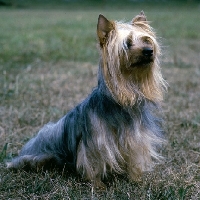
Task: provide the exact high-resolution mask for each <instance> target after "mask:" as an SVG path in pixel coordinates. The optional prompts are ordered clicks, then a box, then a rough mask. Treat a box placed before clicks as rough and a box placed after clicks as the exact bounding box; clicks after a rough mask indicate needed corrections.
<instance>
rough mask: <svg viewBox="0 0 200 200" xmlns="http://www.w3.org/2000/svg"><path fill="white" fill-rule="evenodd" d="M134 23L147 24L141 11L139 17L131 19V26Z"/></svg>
mask: <svg viewBox="0 0 200 200" xmlns="http://www.w3.org/2000/svg"><path fill="white" fill-rule="evenodd" d="M135 22H146V23H147V18H146V16H145V14H144V11H143V10H142V11H141V12H140V14H139V15H137V16H136V17H134V18H133V20H132V24H134V23H135Z"/></svg>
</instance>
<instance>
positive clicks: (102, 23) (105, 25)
mask: <svg viewBox="0 0 200 200" xmlns="http://www.w3.org/2000/svg"><path fill="white" fill-rule="evenodd" d="M113 29H114V24H113V22H111V21H109V20H108V19H106V18H105V17H104V16H103V15H101V14H100V15H99V18H98V24H97V35H98V38H99V42H100V45H101V46H103V44H105V42H106V39H107V38H108V34H109V32H110V31H111V30H113Z"/></svg>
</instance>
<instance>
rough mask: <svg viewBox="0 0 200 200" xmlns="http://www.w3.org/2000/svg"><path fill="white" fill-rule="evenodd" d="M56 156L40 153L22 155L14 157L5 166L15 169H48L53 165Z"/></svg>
mask: <svg viewBox="0 0 200 200" xmlns="http://www.w3.org/2000/svg"><path fill="white" fill-rule="evenodd" d="M55 163H56V158H55V157H54V156H53V155H49V154H42V155H36V156H35V155H24V156H19V157H17V158H15V159H14V160H13V161H12V162H8V163H7V168H9V169H13V170H17V169H24V170H31V169H35V170H37V171H38V170H40V169H43V168H44V169H48V168H51V167H53V166H55Z"/></svg>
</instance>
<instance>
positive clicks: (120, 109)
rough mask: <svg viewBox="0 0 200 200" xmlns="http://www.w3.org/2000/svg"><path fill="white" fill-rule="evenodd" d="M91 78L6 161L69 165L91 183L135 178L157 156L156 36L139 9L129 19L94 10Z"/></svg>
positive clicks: (159, 81) (159, 88) (160, 87)
mask: <svg viewBox="0 0 200 200" xmlns="http://www.w3.org/2000/svg"><path fill="white" fill-rule="evenodd" d="M97 36H98V44H99V52H100V62H99V70H98V84H97V87H96V88H94V89H93V91H92V92H91V94H90V95H89V96H88V97H87V98H86V99H85V100H84V101H83V102H82V103H80V104H79V105H77V106H76V107H75V108H74V109H73V110H71V111H70V112H68V113H67V114H66V115H65V116H64V117H63V118H61V119H60V120H59V121H58V122H57V123H48V124H47V125H45V126H44V127H43V128H42V129H41V130H40V131H39V133H38V134H37V136H36V137H34V138H32V139H31V140H30V141H29V142H28V143H27V144H25V146H24V147H23V148H22V150H21V152H20V153H19V156H18V157H16V158H14V159H13V160H12V161H11V162H10V163H8V167H9V168H12V169H20V168H23V169H26V168H30V169H33V168H35V169H41V168H43V167H48V166H52V165H53V166H57V167H59V168H60V167H61V168H66V169H74V170H75V171H76V172H77V173H78V174H81V175H82V176H83V177H84V178H85V179H86V180H90V181H91V182H93V183H94V185H95V186H96V187H100V186H101V185H102V184H103V183H102V180H104V178H105V177H107V176H108V174H110V173H115V174H126V175H127V176H128V177H129V178H130V179H132V180H138V178H139V177H140V176H141V173H142V172H144V171H149V170H151V169H152V167H153V166H154V164H155V163H157V161H160V159H161V158H162V156H160V155H159V153H158V147H160V146H161V145H162V143H163V141H164V139H163V130H162V128H161V124H162V121H161V118H160V117H158V111H159V110H160V102H161V101H162V99H163V92H164V90H165V88H166V83H165V81H164V79H163V78H162V75H161V71H160V65H159V59H158V58H159V55H160V47H159V44H158V42H157V39H156V35H155V33H154V31H153V29H152V27H151V26H150V25H149V23H148V21H147V19H146V16H145V14H144V12H143V11H142V12H141V13H140V14H139V15H137V16H136V17H134V18H133V20H132V21H131V22H130V23H123V22H118V21H110V20H108V19H107V18H105V17H104V16H103V15H99V18H98V23H97Z"/></svg>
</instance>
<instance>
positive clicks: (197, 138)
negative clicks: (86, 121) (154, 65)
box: [0, 5, 200, 200]
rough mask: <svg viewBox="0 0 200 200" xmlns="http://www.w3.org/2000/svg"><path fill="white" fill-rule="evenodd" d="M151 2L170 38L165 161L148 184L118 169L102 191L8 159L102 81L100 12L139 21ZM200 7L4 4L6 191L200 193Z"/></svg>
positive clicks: (76, 195) (75, 195) (181, 196)
mask: <svg viewBox="0 0 200 200" xmlns="http://www.w3.org/2000/svg"><path fill="white" fill-rule="evenodd" d="M141 10H144V12H145V13H146V15H147V18H148V19H149V20H150V21H152V23H151V25H152V26H153V27H154V28H155V30H156V32H157V35H158V37H159V40H160V41H161V43H162V49H163V55H162V62H161V63H162V71H163V76H164V78H165V79H166V80H167V82H168V83H169V88H168V92H167V93H166V95H165V100H164V103H163V114H164V120H165V124H164V129H165V130H166V133H167V134H166V138H167V140H168V143H167V145H166V146H165V147H164V148H163V150H162V154H163V156H164V157H165V161H164V163H162V164H161V165H158V166H156V168H155V170H154V171H152V172H147V173H144V175H143V177H142V180H141V181H140V182H138V183H135V182H130V181H129V180H127V179H126V178H124V177H118V176H114V177H112V179H111V180H109V181H108V182H107V186H108V187H107V191H106V192H100V191H95V190H94V188H93V187H92V186H91V184H90V183H88V182H85V181H83V180H82V179H81V177H78V176H76V175H73V174H64V173H62V172H57V171H46V172H39V173H35V172H25V171H18V172H12V171H10V170H8V169H6V167H5V162H6V161H8V160H10V159H11V158H12V157H14V156H15V155H17V153H18V151H19V150H20V149H21V147H22V146H23V145H24V144H25V142H26V141H27V140H29V139H30V138H31V137H33V136H34V135H35V134H36V133H37V131H38V130H39V129H40V128H41V127H42V126H43V125H44V124H45V123H47V122H49V121H56V120H57V119H59V118H60V117H61V116H63V115H64V114H65V113H66V112H67V111H69V110H70V109H71V108H73V106H74V105H76V104H77V103H79V102H80V101H81V100H83V99H84V98H85V97H86V96H87V94H88V93H89V92H90V91H91V89H92V88H93V87H94V86H95V85H96V74H97V67H98V59H99V58H98V50H97V48H96V24H97V18H98V15H99V13H102V14H104V15H105V16H107V17H108V18H109V19H114V20H128V21H130V20H131V19H132V18H133V17H134V16H135V15H137V14H138V13H139V12H140V11H141ZM199 21H200V15H199V6H188V5H187V6H185V7H184V6H183V5H182V6H181V7H171V8H170V9H169V8H168V7H164V6H155V7H152V6H139V5H137V6H135V7H134V6H133V7H129V8H126V9H116V10H115V9H112V10H109V9H105V8H104V9H101V8H96V9H83V10H81V9H80V8H79V9H78V10H75V9H74V10H73V9H64V8H59V9H58V8H56V9H49V10H45V9H11V8H10V9H0V88H1V90H0V138H1V140H0V199H5V200H7V199H15V200H16V199H20V200H21V199H45V200H46V199H119V200H121V199H145V200H156V199H158V200H185V199H193V200H197V199H200V23H199Z"/></svg>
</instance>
